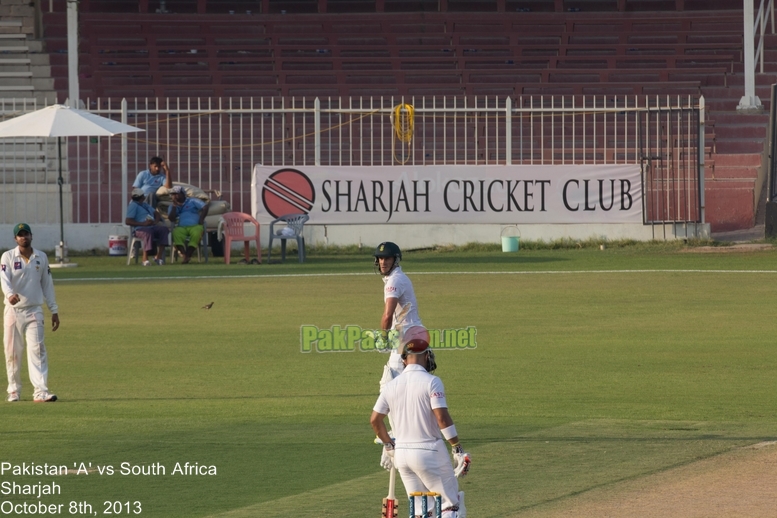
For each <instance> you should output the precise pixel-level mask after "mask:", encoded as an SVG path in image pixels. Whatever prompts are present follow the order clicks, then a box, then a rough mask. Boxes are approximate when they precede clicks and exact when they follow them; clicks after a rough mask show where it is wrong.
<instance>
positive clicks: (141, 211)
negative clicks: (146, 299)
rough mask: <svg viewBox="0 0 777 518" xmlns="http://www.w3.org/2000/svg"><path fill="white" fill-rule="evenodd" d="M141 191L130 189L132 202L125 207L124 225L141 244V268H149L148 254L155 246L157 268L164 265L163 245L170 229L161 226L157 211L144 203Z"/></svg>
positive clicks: (159, 215) (144, 197)
mask: <svg viewBox="0 0 777 518" xmlns="http://www.w3.org/2000/svg"><path fill="white" fill-rule="evenodd" d="M145 200H146V196H145V194H144V193H143V189H139V188H137V187H136V188H135V189H132V201H131V202H130V204H129V206H128V207H127V217H126V219H125V220H124V224H125V225H127V226H129V227H131V228H132V231H133V232H134V233H135V235H136V236H137V237H139V238H140V241H141V242H142V243H143V266H151V261H149V260H148V253H149V252H150V251H152V250H153V249H154V243H156V244H157V247H156V256H155V257H154V262H155V263H156V264H158V265H159V266H162V265H163V264H165V260H164V257H165V244H166V243H167V236H168V235H169V234H170V229H168V228H167V227H166V226H164V225H163V224H162V215H161V214H160V213H159V211H158V210H157V209H155V208H153V207H152V206H151V205H149V204H148V203H146V201H145Z"/></svg>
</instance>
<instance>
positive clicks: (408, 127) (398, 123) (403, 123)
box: [391, 104, 415, 165]
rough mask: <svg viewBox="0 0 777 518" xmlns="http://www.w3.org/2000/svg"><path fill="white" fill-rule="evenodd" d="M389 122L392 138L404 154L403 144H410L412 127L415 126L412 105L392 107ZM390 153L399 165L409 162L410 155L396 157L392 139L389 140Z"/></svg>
mask: <svg viewBox="0 0 777 518" xmlns="http://www.w3.org/2000/svg"><path fill="white" fill-rule="evenodd" d="M391 122H392V124H393V125H394V136H395V137H396V140H398V141H399V142H400V147H401V148H402V151H403V152H404V150H405V146H404V144H410V142H411V141H412V140H413V127H414V124H415V108H413V105H412V104H398V105H396V106H395V107H394V112H393V113H392V115H391ZM408 148H409V146H408ZM391 153H392V155H394V160H396V161H397V162H398V163H399V164H402V165H405V164H406V163H407V162H408V160H410V153H408V154H407V156H406V157H403V158H402V159H400V158H398V157H397V148H396V144H395V140H394V139H392V140H391Z"/></svg>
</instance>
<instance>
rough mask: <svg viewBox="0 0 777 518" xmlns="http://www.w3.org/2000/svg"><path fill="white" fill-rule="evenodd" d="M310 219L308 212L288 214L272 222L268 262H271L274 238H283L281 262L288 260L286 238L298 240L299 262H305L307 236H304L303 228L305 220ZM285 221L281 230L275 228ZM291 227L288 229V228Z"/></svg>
mask: <svg viewBox="0 0 777 518" xmlns="http://www.w3.org/2000/svg"><path fill="white" fill-rule="evenodd" d="M309 219H310V216H308V215H307V214H287V215H286V216H281V217H280V218H278V219H275V220H273V221H272V223H270V244H269V246H268V247H267V262H268V263H269V262H270V254H272V242H273V240H274V239H280V240H281V262H283V261H285V260H286V240H287V239H296V240H297V255H298V256H299V262H301V263H304V262H305V238H304V237H302V228H303V227H304V226H305V222H306V221H307V220H309ZM281 222H282V223H283V224H284V225H283V227H281V229H280V230H275V228H274V227H275V224H276V223H281ZM287 228H288V229H291V230H289V231H287V230H286V229H287Z"/></svg>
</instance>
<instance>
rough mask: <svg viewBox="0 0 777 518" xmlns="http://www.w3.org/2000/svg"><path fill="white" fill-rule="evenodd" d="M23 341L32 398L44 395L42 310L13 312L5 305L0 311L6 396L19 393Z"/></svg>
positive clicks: (45, 361) (45, 359)
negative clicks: (6, 381) (0, 311)
mask: <svg viewBox="0 0 777 518" xmlns="http://www.w3.org/2000/svg"><path fill="white" fill-rule="evenodd" d="M25 338H26V339H27V368H28V370H29V371H30V383H32V386H33V388H34V393H33V397H34V396H37V395H41V394H44V393H46V392H48V385H47V382H48V377H49V361H48V357H47V355H46V346H45V345H44V344H43V310H42V309H41V307H40V306H37V307H31V308H20V309H16V308H14V307H13V306H5V311H4V312H3V348H4V350H5V369H6V372H7V373H8V393H9V394H10V393H11V392H18V393H21V390H22V376H21V372H20V371H21V366H22V351H23V350H24V339H25Z"/></svg>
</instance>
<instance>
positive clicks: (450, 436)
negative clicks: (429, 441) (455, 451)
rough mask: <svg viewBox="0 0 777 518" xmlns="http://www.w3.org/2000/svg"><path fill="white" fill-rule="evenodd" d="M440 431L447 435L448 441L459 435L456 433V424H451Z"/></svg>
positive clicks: (444, 435)
mask: <svg viewBox="0 0 777 518" xmlns="http://www.w3.org/2000/svg"><path fill="white" fill-rule="evenodd" d="M440 431H441V432H442V436H443V437H445V440H446V441H450V440H451V439H453V438H454V437H456V436H457V435H459V434H458V433H456V425H455V424H452V425H450V426H449V427H448V428H443V429H442V430H440Z"/></svg>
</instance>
